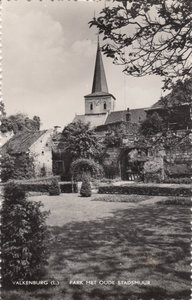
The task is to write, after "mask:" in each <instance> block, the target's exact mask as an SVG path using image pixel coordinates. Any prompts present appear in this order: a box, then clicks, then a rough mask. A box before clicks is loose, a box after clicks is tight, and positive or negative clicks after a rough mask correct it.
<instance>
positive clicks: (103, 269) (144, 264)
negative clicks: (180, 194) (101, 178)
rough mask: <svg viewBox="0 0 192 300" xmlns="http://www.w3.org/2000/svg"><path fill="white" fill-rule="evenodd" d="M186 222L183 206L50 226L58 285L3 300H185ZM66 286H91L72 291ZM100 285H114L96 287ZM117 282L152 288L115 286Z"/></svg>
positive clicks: (50, 271) (52, 271) (127, 211)
mask: <svg viewBox="0 0 192 300" xmlns="http://www.w3.org/2000/svg"><path fill="white" fill-rule="evenodd" d="M107 196H108V195H104V199H106V197H107ZM109 197H110V195H109ZM116 197H117V198H118V199H117V201H119V195H116ZM144 197H145V196H144ZM148 199H149V198H148ZM113 200H114V201H115V198H114V199H113ZM60 213H61V214H63V217H65V215H64V214H65V212H64V211H62V210H61V212H60ZM190 217H191V216H190V209H189V208H188V207H186V206H180V207H179V209H178V206H177V205H161V204H159V205H155V204H150V205H141V204H139V203H138V205H136V206H134V207H129V208H125V209H123V210H119V211H116V212H115V213H114V215H113V216H112V217H111V216H110V217H107V218H102V219H97V220H90V221H87V222H86V221H84V222H71V223H67V224H65V225H64V226H52V227H50V230H51V240H50V258H49V267H48V277H51V278H55V279H56V280H58V281H59V282H60V285H59V286H58V287H50V288H41V289H36V290H31V291H29V290H25V291H24V289H23V290H22V291H21V292H20V294H19V291H9V292H8V293H5V294H3V295H2V296H3V299H4V300H23V299H26V300H35V299H39V300H46V299H49V300H91V299H92V300H128V299H129V300H138V299H142V300H150V299H152V298H154V299H155V300H165V299H167V300H171V299H172V298H173V299H174V300H176V299H179V300H181V299H183V300H189V299H190V283H191V282H190V234H191V231H190ZM70 280H72V281H75V280H83V281H86V280H89V281H91V280H92V284H91V282H90V283H89V284H83V285H71V284H70ZM101 280H102V281H115V284H114V285H101V284H99V281H101ZM118 280H121V281H130V280H137V281H150V283H151V284H150V285H146V286H144V285H138V284H136V285H130V286H127V285H118V284H117V281H118ZM94 281H96V284H93V282H94ZM11 293H15V295H14V296H11ZM11 297H12V298H11Z"/></svg>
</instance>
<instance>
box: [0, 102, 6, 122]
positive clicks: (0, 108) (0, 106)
mask: <svg viewBox="0 0 192 300" xmlns="http://www.w3.org/2000/svg"><path fill="white" fill-rule="evenodd" d="M5 115H6V112H5V104H4V103H3V101H2V100H0V118H2V117H3V116H5Z"/></svg>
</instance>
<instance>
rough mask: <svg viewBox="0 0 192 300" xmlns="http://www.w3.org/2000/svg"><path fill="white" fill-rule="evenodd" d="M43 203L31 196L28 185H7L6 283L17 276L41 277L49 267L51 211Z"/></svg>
mask: <svg viewBox="0 0 192 300" xmlns="http://www.w3.org/2000/svg"><path fill="white" fill-rule="evenodd" d="M41 206H42V203H41V202H34V201H29V200H27V199H26V193H25V190H24V188H23V187H21V186H20V185H18V184H16V183H15V182H9V183H8V184H6V185H5V187H4V199H3V204H2V209H1V216H2V219H1V220H2V227H1V242H2V248H1V249H2V255H1V258H2V263H1V267H2V270H1V273H2V283H3V286H4V287H6V286H11V285H12V281H15V280H37V279H39V278H41V277H42V275H43V272H44V271H45V265H46V264H47V255H48V253H47V241H48V229H47V226H46V223H45V221H46V218H47V216H48V212H42V211H41V210H40V208H41Z"/></svg>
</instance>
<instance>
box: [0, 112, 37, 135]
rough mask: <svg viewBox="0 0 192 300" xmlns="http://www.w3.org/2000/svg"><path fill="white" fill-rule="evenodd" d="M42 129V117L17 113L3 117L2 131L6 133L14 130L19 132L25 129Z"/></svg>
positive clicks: (0, 126)
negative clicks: (30, 116)
mask: <svg viewBox="0 0 192 300" xmlns="http://www.w3.org/2000/svg"><path fill="white" fill-rule="evenodd" d="M39 129H40V118H39V117H37V116H34V117H33V119H30V118H29V117H27V116H26V115H25V114H20V113H19V114H16V115H11V116H8V117H6V116H3V117H2V119H1V125H0V131H1V132H2V133H6V132H9V131H13V132H14V133H17V132H19V131H23V130H31V131H38V130H39Z"/></svg>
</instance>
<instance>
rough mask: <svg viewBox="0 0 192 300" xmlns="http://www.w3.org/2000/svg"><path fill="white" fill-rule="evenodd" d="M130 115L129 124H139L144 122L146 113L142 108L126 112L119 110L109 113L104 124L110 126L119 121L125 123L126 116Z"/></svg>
mask: <svg viewBox="0 0 192 300" xmlns="http://www.w3.org/2000/svg"><path fill="white" fill-rule="evenodd" d="M128 113H130V122H131V123H139V122H142V121H143V120H145V118H146V113H145V109H144V108H138V109H130V110H129V111H127V110H119V111H113V112H111V113H110V114H109V115H108V117H107V119H106V122H105V124H106V125H107V124H111V123H115V122H119V121H127V119H126V115H127V114H128Z"/></svg>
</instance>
